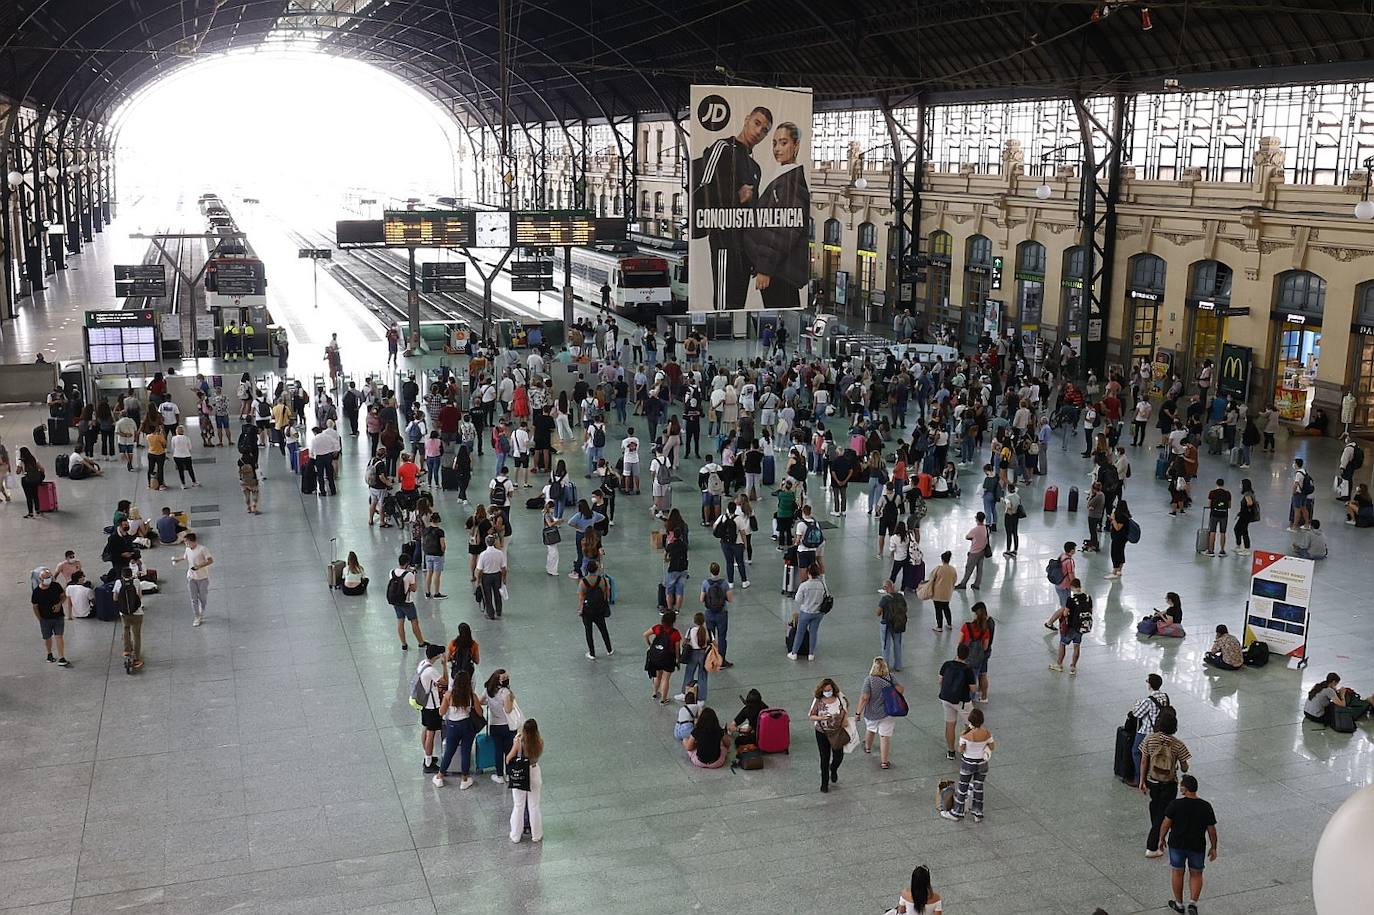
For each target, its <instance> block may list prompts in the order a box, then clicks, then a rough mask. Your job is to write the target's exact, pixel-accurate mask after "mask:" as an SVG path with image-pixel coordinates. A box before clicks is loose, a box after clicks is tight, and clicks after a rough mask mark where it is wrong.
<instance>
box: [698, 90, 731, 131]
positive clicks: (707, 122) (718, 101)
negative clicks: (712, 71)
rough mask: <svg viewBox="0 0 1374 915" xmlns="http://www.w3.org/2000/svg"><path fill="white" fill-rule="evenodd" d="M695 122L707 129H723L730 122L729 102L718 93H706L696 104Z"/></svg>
mask: <svg viewBox="0 0 1374 915" xmlns="http://www.w3.org/2000/svg"><path fill="white" fill-rule="evenodd" d="M697 122H698V123H699V124H701V126H702V127H705V128H706V129H707V130H724V129H725V125H727V124H729V123H730V103H729V102H727V101H726V100H725V99H724V97H722V96H719V95H708V96H706V98H704V99H702V100H701V104H700V105H698V106H697Z"/></svg>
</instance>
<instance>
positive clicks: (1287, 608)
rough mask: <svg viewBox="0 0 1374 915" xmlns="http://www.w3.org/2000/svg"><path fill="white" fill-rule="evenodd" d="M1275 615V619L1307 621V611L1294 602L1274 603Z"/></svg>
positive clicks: (1293, 621) (1294, 621)
mask: <svg viewBox="0 0 1374 915" xmlns="http://www.w3.org/2000/svg"><path fill="white" fill-rule="evenodd" d="M1273 616H1274V619H1278V620H1284V621H1285V622H1289V623H1305V622H1307V611H1306V610H1304V609H1303V608H1302V607H1298V606H1295V605H1293V604H1279V603H1276V604H1274V609H1273Z"/></svg>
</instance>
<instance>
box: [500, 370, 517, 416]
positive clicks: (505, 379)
mask: <svg viewBox="0 0 1374 915" xmlns="http://www.w3.org/2000/svg"><path fill="white" fill-rule="evenodd" d="M497 394H498V396H499V397H500V398H501V412H502V413H503V414H505V415H506V416H509V415H510V405H511V401H512V400H514V399H515V379H514V378H512V377H511V375H510V372H506V373H505V374H503V375H502V376H501V384H500V385H499V386H498V388H497Z"/></svg>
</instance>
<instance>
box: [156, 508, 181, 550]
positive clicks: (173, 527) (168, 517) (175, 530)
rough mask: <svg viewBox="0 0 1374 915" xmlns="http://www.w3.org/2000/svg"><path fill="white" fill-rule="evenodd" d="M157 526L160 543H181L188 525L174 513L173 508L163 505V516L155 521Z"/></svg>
mask: <svg viewBox="0 0 1374 915" xmlns="http://www.w3.org/2000/svg"><path fill="white" fill-rule="evenodd" d="M153 526H154V527H156V528H157V539H158V542H159V543H169V544H170V543H181V541H182V540H183V539H184V538H185V535H186V527H185V525H183V524H182V523H181V522H180V521H178V520H177V519H176V515H173V514H172V509H171V508H169V507H168V506H166V505H164V506H162V516H161V517H159V518H158V519H157V521H155V522H153Z"/></svg>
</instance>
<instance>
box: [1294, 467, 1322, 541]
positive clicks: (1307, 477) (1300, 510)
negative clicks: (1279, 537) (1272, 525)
mask: <svg viewBox="0 0 1374 915" xmlns="http://www.w3.org/2000/svg"><path fill="white" fill-rule="evenodd" d="M1316 490H1317V486H1316V483H1314V482H1313V480H1312V474H1310V473H1309V472H1308V471H1307V470H1306V468H1304V466H1303V460H1302V458H1293V498H1292V503H1291V504H1292V511H1291V512H1290V514H1291V515H1292V517H1291V518H1290V523H1289V526H1288V529H1289V530H1290V531H1296V530H1299V529H1301V528H1304V527H1307V526H1308V525H1309V524H1311V523H1312V495H1313V494H1314V493H1315V492H1316Z"/></svg>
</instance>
